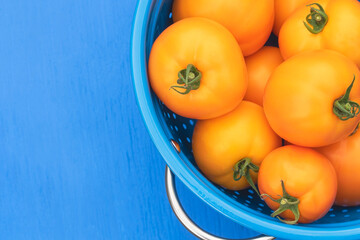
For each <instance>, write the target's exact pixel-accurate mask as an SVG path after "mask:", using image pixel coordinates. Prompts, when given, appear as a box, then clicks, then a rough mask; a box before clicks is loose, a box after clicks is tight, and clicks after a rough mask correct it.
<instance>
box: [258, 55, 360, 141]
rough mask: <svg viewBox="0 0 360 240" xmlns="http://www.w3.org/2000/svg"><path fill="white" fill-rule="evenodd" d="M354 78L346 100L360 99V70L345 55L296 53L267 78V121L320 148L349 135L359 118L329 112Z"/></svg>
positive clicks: (291, 138) (289, 135)
mask: <svg viewBox="0 0 360 240" xmlns="http://www.w3.org/2000/svg"><path fill="white" fill-rule="evenodd" d="M354 77H355V82H354V86H353V88H352V91H351V94H350V100H352V101H355V102H357V103H360V72H359V69H358V68H357V67H356V65H355V64H354V63H353V62H352V61H350V60H349V59H348V58H346V57H345V56H343V55H341V54H339V53H337V52H335V51H331V50H315V51H308V52H303V53H301V54H298V55H296V56H294V57H292V58H290V59H288V60H286V61H285V62H284V63H282V64H281V65H280V66H279V67H277V68H276V69H275V70H274V72H273V74H272V75H271V77H270V80H269V81H268V84H267V86H266V89H265V95H264V110H265V114H266V116H267V119H268V121H269V123H270V126H271V127H272V129H274V131H275V132H276V133H277V134H278V135H279V136H280V137H282V138H283V139H285V140H286V141H288V142H291V143H293V144H295V145H300V146H305V147H321V146H326V145H330V144H333V143H335V142H338V141H340V140H342V139H344V138H346V137H347V136H349V135H350V134H351V133H352V132H353V130H354V129H355V127H356V126H357V124H358V122H359V121H360V118H359V115H358V116H357V117H354V118H351V119H348V120H346V121H342V120H340V119H339V118H338V117H337V116H336V115H335V114H334V112H333V105H334V102H335V100H337V99H338V98H340V97H342V96H343V95H344V94H345V92H346V90H347V88H348V87H349V85H350V84H351V82H352V80H353V79H354Z"/></svg>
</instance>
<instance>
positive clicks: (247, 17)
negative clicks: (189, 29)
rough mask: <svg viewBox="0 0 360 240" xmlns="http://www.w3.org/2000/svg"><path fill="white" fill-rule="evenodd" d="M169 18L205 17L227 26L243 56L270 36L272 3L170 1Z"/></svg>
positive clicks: (255, 0) (258, 0) (261, 0)
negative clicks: (170, 13)
mask: <svg viewBox="0 0 360 240" xmlns="http://www.w3.org/2000/svg"><path fill="white" fill-rule="evenodd" d="M172 13H173V19H174V21H175V22H176V21H179V20H181V19H184V18H187V17H205V18H209V19H212V20H215V21H217V22H219V23H221V24H222V25H224V26H225V27H227V28H228V29H229V30H230V31H231V32H232V33H233V35H234V36H235V38H236V39H237V40H238V43H239V45H240V47H241V50H242V51H243V54H244V56H249V55H251V54H253V53H255V52H256V51H257V50H259V49H260V48H261V47H262V46H264V44H265V43H266V41H267V39H268V38H269V36H270V33H271V30H272V26H273V22H274V0H241V1H234V0H232V1H224V0H174V3H173V12H172Z"/></svg>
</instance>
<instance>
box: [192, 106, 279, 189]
mask: <svg viewBox="0 0 360 240" xmlns="http://www.w3.org/2000/svg"><path fill="white" fill-rule="evenodd" d="M192 146H193V152H194V157H195V160H196V163H197V165H198V166H199V168H200V170H201V171H202V172H203V173H204V174H205V176H207V177H208V178H209V179H210V180H211V181H213V182H214V183H216V184H218V185H220V186H222V187H225V188H227V189H231V190H240V189H245V188H247V187H249V183H248V181H250V182H252V181H253V182H256V176H257V174H256V172H257V169H258V166H260V164H261V162H262V160H263V159H264V158H265V156H266V155H267V154H268V153H269V152H271V151H272V150H274V149H275V148H277V147H280V146H281V139H280V137H278V136H277V135H276V134H275V133H274V131H273V130H272V129H271V128H270V126H269V124H268V122H267V120H266V118H265V114H264V111H263V109H262V107H260V106H259V105H257V104H255V103H252V102H248V101H243V102H241V103H240V105H239V106H238V107H237V108H236V109H235V110H234V111H232V112H230V113H228V114H226V115H224V116H221V117H218V118H215V119H209V120H202V121H198V122H197V123H196V126H195V130H194V135H193V143H192ZM241 176H242V177H241Z"/></svg>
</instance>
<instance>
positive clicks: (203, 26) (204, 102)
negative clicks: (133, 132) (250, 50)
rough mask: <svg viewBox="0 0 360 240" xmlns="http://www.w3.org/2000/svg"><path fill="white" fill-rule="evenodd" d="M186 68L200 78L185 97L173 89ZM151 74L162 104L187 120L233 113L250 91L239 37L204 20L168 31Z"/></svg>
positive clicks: (155, 49)
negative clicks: (237, 38) (200, 76)
mask: <svg viewBox="0 0 360 240" xmlns="http://www.w3.org/2000/svg"><path fill="white" fill-rule="evenodd" d="M189 36H191V37H189ZM188 64H193V65H194V66H195V67H196V68H197V69H198V70H199V71H200V72H201V73H202V78H201V80H200V87H199V88H198V89H197V90H192V91H190V92H189V93H188V94H185V95H182V94H179V93H177V92H176V91H175V90H173V89H171V86H174V85H178V83H177V79H178V72H179V71H180V70H182V69H186V67H187V66H188ZM148 70H149V79H150V84H151V87H152V89H153V90H154V92H155V93H156V95H157V96H158V97H159V98H160V100H161V101H162V102H163V103H164V104H165V105H166V106H167V107H168V108H169V109H171V110H172V111H173V112H175V113H177V114H179V115H181V116H184V117H188V118H195V119H207V118H214V117H217V116H221V115H223V114H226V113H228V112H230V111H232V110H233V109H234V108H235V107H236V106H237V105H238V104H239V103H240V102H241V100H242V99H243V97H244V95H245V92H246V88H247V71H246V66H245V61H244V57H243V55H242V53H241V49H240V47H239V45H238V44H237V42H236V40H235V38H234V37H233V36H232V34H231V33H230V32H229V31H228V30H227V29H226V28H225V27H223V26H221V25H220V24H218V23H216V22H214V21H211V20H209V19H205V18H187V19H184V20H182V21H179V22H177V23H175V24H173V25H171V26H170V27H168V28H167V29H166V30H165V31H164V32H163V33H162V34H161V35H160V36H159V37H158V38H157V39H156V41H155V43H154V45H153V47H152V50H151V53H150V59H149V68H148Z"/></svg>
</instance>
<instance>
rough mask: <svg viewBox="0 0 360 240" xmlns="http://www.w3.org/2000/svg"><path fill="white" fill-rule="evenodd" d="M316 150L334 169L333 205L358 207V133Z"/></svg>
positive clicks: (359, 166)
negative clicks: (335, 182)
mask: <svg viewBox="0 0 360 240" xmlns="http://www.w3.org/2000/svg"><path fill="white" fill-rule="evenodd" d="M317 150H318V151H319V152H320V153H322V154H324V155H325V156H326V157H327V158H328V159H329V160H330V161H331V163H332V164H333V166H334V168H335V171H336V174H337V178H338V191H337V194H336V199H335V203H336V204H337V205H341V206H358V205H360V188H359V186H360V174H359V172H360V161H359V158H360V132H356V133H355V134H354V135H352V136H350V137H348V138H346V139H345V140H343V141H340V142H338V143H335V144H333V145H330V146H326V147H322V148H318V149H317Z"/></svg>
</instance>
